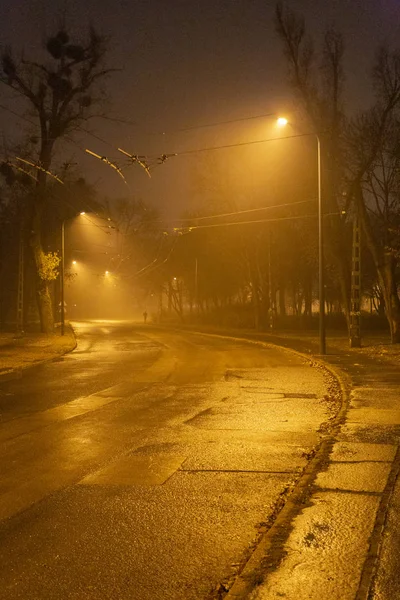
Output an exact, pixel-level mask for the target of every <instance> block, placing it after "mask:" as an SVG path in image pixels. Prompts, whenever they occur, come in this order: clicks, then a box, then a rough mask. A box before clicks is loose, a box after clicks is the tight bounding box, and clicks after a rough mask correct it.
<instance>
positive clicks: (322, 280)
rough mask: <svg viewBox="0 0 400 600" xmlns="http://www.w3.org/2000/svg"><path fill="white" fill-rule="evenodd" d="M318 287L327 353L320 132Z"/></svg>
mask: <svg viewBox="0 0 400 600" xmlns="http://www.w3.org/2000/svg"><path fill="white" fill-rule="evenodd" d="M315 137H316V139H317V152H318V267H319V268H318V289H319V293H318V295H319V352H320V354H326V328H325V277H324V275H325V269H324V227H323V211H322V186H321V141H320V139H319V136H318V134H315Z"/></svg>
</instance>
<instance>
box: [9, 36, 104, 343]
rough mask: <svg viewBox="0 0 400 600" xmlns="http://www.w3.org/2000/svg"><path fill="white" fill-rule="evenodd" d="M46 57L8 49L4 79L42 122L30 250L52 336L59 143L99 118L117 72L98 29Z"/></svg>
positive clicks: (52, 48)
mask: <svg viewBox="0 0 400 600" xmlns="http://www.w3.org/2000/svg"><path fill="white" fill-rule="evenodd" d="M46 53H47V59H46V60H45V61H43V62H36V61H34V60H30V59H26V58H24V57H22V58H21V59H20V60H18V61H17V60H15V59H14V57H13V54H12V52H11V50H10V49H6V50H5V51H4V52H3V54H2V56H1V70H0V80H1V82H2V83H3V84H5V85H6V86H8V87H10V88H11V89H13V90H14V91H16V92H18V93H19V94H20V95H21V96H23V97H24V98H25V99H26V101H27V104H28V106H29V107H30V109H31V110H33V113H34V115H35V117H36V119H37V122H38V130H39V135H38V140H37V141H38V143H37V153H36V156H35V157H33V158H32V159H31V160H32V162H33V164H34V168H35V170H36V186H35V190H34V193H33V198H32V203H31V207H32V208H31V214H30V215H29V220H30V246H31V249H32V252H33V256H34V262H35V266H36V286H37V299H38V307H39V315H40V322H41V328H42V331H43V332H46V333H51V332H52V331H53V329H54V317H53V311H52V303H51V298H50V292H49V285H48V284H49V281H48V280H47V279H46V275H45V274H46V272H47V269H46V261H47V256H46V253H45V252H44V250H43V240H42V217H43V211H44V207H45V202H46V193H45V191H46V183H47V180H48V177H49V175H50V169H51V166H52V162H53V158H54V152H55V144H56V142H57V141H58V140H61V139H62V138H63V137H64V136H65V135H67V134H68V133H70V132H72V131H73V129H74V128H76V127H77V125H79V123H81V122H82V120H84V119H87V118H88V117H89V116H90V115H91V114H93V106H95V104H96V99H97V98H96V97H95V90H96V88H97V84H98V82H99V80H102V79H104V77H105V76H106V75H107V74H108V73H109V72H110V71H111V70H110V69H107V68H105V67H104V57H105V53H106V44H105V40H104V38H103V37H101V36H99V35H98V34H97V33H96V32H95V31H94V29H90V31H89V35H88V39H87V40H86V41H85V43H83V44H75V43H72V42H71V41H70V36H69V34H68V33H67V32H66V31H65V30H61V31H59V32H58V33H57V34H56V35H55V36H53V37H50V38H49V39H48V40H47V43H46Z"/></svg>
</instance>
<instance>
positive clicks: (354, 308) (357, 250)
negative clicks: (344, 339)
mask: <svg viewBox="0 0 400 600" xmlns="http://www.w3.org/2000/svg"><path fill="white" fill-rule="evenodd" d="M360 347H361V231H360V219H359V217H358V214H356V215H355V217H354V221H353V245H352V252H351V298H350V348H360Z"/></svg>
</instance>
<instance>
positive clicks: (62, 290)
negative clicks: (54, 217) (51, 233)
mask: <svg viewBox="0 0 400 600" xmlns="http://www.w3.org/2000/svg"><path fill="white" fill-rule="evenodd" d="M64 256H65V219H64V220H63V222H62V223H61V268H60V319H61V335H64V333H65V306H64Z"/></svg>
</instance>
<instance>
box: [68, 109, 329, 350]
mask: <svg viewBox="0 0 400 600" xmlns="http://www.w3.org/2000/svg"><path fill="white" fill-rule="evenodd" d="M287 124H288V120H287V119H285V118H284V117H279V118H278V119H277V125H278V126H279V127H285V126H286V125H287ZM304 136H314V137H315V139H316V141H317V188H318V299H319V351H320V354H322V355H323V354H326V323H325V277H324V275H325V273H324V230H323V207H322V186H321V141H320V138H319V136H318V134H317V133H308V134H307V133H306V134H304ZM80 214H81V215H84V214H85V212H81V213H80ZM65 221H66V219H64V220H63V222H62V224H61V272H60V301H61V335H64V333H65V304H64V276H65V274H64V258H65ZM196 285H197V260H196ZM270 293H271V291H270ZM270 300H271V296H270ZM271 309H272V306H270V310H271Z"/></svg>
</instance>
